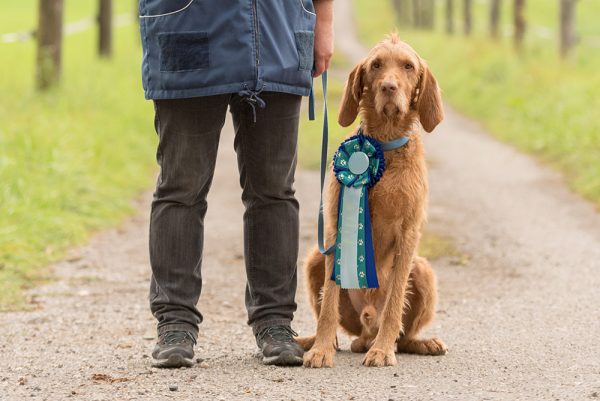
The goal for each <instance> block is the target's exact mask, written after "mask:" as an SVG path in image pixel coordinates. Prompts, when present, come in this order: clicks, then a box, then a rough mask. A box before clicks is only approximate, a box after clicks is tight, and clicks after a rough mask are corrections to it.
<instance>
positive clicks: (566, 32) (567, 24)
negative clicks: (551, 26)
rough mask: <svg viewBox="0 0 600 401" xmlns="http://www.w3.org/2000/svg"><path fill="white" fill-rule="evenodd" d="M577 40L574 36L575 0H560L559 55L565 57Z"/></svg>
mask: <svg viewBox="0 0 600 401" xmlns="http://www.w3.org/2000/svg"><path fill="white" fill-rule="evenodd" d="M576 42H577V38H576V36H575V0H560V55H561V57H563V58H566V57H568V56H569V54H570V53H571V51H572V49H573V47H574V46H575V44H576Z"/></svg>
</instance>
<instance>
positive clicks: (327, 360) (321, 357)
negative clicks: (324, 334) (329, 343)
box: [304, 347, 335, 368]
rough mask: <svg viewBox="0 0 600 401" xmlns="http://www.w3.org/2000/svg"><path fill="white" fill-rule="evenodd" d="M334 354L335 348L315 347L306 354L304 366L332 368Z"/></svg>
mask: <svg viewBox="0 0 600 401" xmlns="http://www.w3.org/2000/svg"><path fill="white" fill-rule="evenodd" d="M333 355H335V349H334V348H331V349H328V348H315V347H313V348H312V349H311V350H310V351H308V352H306V353H305V354H304V367H307V368H331V367H332V366H333Z"/></svg>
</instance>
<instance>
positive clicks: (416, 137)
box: [296, 34, 447, 368]
mask: <svg viewBox="0 0 600 401" xmlns="http://www.w3.org/2000/svg"><path fill="white" fill-rule="evenodd" d="M359 114H360V115H361V117H362V122H361V125H362V129H363V131H364V134H365V135H368V136H371V137H373V138H375V139H377V140H379V141H382V142H386V141H390V140H393V139H397V138H399V137H401V136H409V137H410V140H409V142H408V143H407V144H406V145H405V146H403V147H401V148H398V149H395V150H392V151H386V152H385V165H386V170H385V172H384V173H383V176H382V178H381V180H380V181H379V182H378V183H377V185H375V186H374V187H372V188H371V189H370V190H369V196H368V199H369V205H370V206H369V207H370V212H371V222H372V238H373V247H374V253H375V264H376V270H377V278H378V281H379V288H371V289H348V290H347V289H340V287H339V286H338V285H336V283H335V281H333V280H331V279H330V277H331V274H332V269H333V263H334V255H333V254H332V255H327V256H325V255H322V254H321V253H320V252H319V250H318V249H317V248H315V249H313V250H312V251H311V252H310V253H309V255H308V256H307V258H306V259H305V263H304V273H305V276H306V287H307V292H308V296H309V299H310V303H311V306H312V309H313V311H314V314H315V316H316V318H317V331H316V334H315V335H314V336H308V337H297V338H296V341H297V342H298V343H299V344H300V345H301V346H302V347H303V348H304V349H305V350H306V351H307V352H306V353H305V354H304V366H305V367H312V368H320V367H331V366H333V357H334V355H335V352H336V350H337V337H336V332H337V327H338V322H339V324H340V325H341V327H342V328H343V329H344V331H345V332H346V333H348V334H349V335H351V336H356V337H357V338H356V339H354V340H353V342H352V345H351V350H352V352H358V353H365V352H366V355H365V356H364V359H363V361H362V364H363V365H366V366H393V365H396V363H397V361H396V355H395V351H397V352H405V353H414V354H421V355H442V354H445V353H446V351H447V348H446V345H445V344H444V343H443V342H442V341H441V340H440V339H438V338H429V339H419V338H418V337H417V335H418V334H419V332H420V331H421V330H422V329H423V328H424V327H425V326H426V325H427V324H428V323H429V322H430V321H431V320H432V319H433V317H434V314H435V305H436V300H437V289H436V278H435V274H434V272H433V270H432V268H431V266H430V265H429V263H428V262H427V260H426V259H425V258H422V257H419V256H417V254H416V252H417V247H418V244H419V240H420V236H421V228H422V225H423V223H424V221H425V219H426V205H427V192H428V183H427V168H426V164H425V158H424V153H423V144H422V142H421V139H420V132H421V127H422V129H424V130H425V131H427V132H428V133H429V132H431V131H433V129H434V128H435V127H436V126H437V125H438V124H439V123H440V122H441V121H442V120H443V118H444V111H443V105H442V99H441V93H440V89H439V86H438V84H437V81H436V79H435V78H434V76H433V74H432V73H431V71H430V70H429V68H428V66H427V64H426V63H425V61H424V60H423V59H421V57H419V55H418V54H417V53H416V52H415V51H414V50H413V49H412V48H411V47H410V46H409V45H408V44H406V43H405V42H403V41H401V40H400V39H399V37H398V36H397V34H391V35H389V36H388V37H387V38H386V39H385V40H383V41H382V42H380V43H379V44H377V45H376V46H375V47H374V48H373V49H372V50H371V51H370V52H369V54H368V56H367V57H366V58H365V59H364V60H362V61H361V62H359V63H358V65H356V67H354V69H353V70H352V72H351V73H350V75H349V77H348V81H347V83H346V86H345V89H344V94H343V95H342V101H341V108H340V111H339V117H338V122H339V124H340V125H341V126H343V127H348V126H349V125H351V124H352V123H354V121H355V120H356V118H357V116H358V115H359ZM357 130H358V129H357ZM357 130H355V131H354V132H353V133H352V134H351V135H349V137H350V136H353V135H355V134H356V133H357ZM330 167H332V166H330ZM339 192H340V184H339V183H338V181H337V180H336V178H335V176H334V174H333V168H331V169H330V171H329V178H328V185H327V187H326V190H325V194H324V195H325V204H324V213H325V219H326V220H325V241H326V244H329V245H331V244H333V243H335V240H336V230H337V214H338V196H339Z"/></svg>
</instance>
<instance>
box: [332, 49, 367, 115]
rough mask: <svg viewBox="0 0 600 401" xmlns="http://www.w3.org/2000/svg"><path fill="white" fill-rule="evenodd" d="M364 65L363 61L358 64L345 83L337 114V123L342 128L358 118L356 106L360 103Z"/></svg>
mask: <svg viewBox="0 0 600 401" xmlns="http://www.w3.org/2000/svg"><path fill="white" fill-rule="evenodd" d="M364 65H365V64H364V60H363V61H361V62H359V63H358V64H357V65H356V67H354V69H353V70H352V72H350V75H349V76H348V81H346V87H345V88H344V95H343V96H342V103H341V106H340V112H339V114H338V123H340V125H341V126H342V127H347V126H349V125H350V124H352V123H353V122H354V120H356V116H358V104H359V103H360V98H361V96H362V92H363V86H364V82H363V75H364Z"/></svg>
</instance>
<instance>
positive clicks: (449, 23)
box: [446, 0, 454, 35]
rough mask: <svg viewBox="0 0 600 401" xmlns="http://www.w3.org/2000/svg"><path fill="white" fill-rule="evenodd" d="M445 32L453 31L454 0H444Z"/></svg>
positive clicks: (450, 33)
mask: <svg viewBox="0 0 600 401" xmlns="http://www.w3.org/2000/svg"><path fill="white" fill-rule="evenodd" d="M446 33H448V34H449V35H452V34H453V33H454V0H446Z"/></svg>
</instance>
